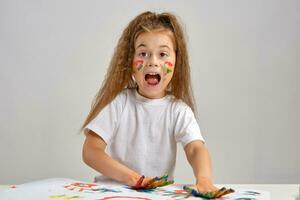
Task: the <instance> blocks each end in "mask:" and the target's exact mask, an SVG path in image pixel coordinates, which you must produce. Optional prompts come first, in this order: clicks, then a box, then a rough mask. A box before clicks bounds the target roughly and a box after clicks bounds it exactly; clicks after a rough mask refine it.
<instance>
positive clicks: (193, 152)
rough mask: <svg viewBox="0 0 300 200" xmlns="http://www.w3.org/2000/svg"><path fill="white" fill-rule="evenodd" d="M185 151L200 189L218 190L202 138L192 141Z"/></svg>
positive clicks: (201, 190)
mask: <svg viewBox="0 0 300 200" xmlns="http://www.w3.org/2000/svg"><path fill="white" fill-rule="evenodd" d="M184 151H185V154H186V157H187V160H188V161H189V163H190V165H191V166H192V168H193V171H194V175H195V178H196V187H197V189H198V191H199V192H202V193H206V192H211V191H216V190H218V188H217V187H215V186H214V185H213V182H212V169H211V160H210V156H209V153H208V150H207V148H206V146H205V145H204V143H203V142H202V141H200V140H196V141H193V142H190V143H189V144H187V145H186V146H185V147H184Z"/></svg>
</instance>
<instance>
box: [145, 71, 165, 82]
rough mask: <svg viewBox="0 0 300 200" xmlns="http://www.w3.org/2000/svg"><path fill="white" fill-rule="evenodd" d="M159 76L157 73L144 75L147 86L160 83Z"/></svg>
mask: <svg viewBox="0 0 300 200" xmlns="http://www.w3.org/2000/svg"><path fill="white" fill-rule="evenodd" d="M160 79H161V77H160V74H158V73H147V74H146V75H145V81H146V82H147V83H148V84H149V85H157V84H159V82H160Z"/></svg>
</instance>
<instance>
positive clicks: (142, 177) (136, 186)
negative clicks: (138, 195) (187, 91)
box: [133, 175, 145, 189]
mask: <svg viewBox="0 0 300 200" xmlns="http://www.w3.org/2000/svg"><path fill="white" fill-rule="evenodd" d="M144 178H145V176H144V175H143V176H141V178H140V179H139V180H138V181H137V183H136V184H135V185H134V186H133V188H136V189H138V188H141V187H142V183H143V180H144Z"/></svg>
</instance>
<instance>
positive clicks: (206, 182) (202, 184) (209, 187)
mask: <svg viewBox="0 0 300 200" xmlns="http://www.w3.org/2000/svg"><path fill="white" fill-rule="evenodd" d="M195 188H196V189H197V191H198V192H200V193H203V194H204V193H207V192H215V191H218V190H219V188H217V187H216V186H214V185H213V183H212V181H211V179H210V178H201V179H198V180H197V183H196V185H195Z"/></svg>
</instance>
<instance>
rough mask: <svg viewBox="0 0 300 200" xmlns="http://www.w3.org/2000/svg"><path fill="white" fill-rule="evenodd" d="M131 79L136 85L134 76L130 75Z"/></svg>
mask: <svg viewBox="0 0 300 200" xmlns="http://www.w3.org/2000/svg"><path fill="white" fill-rule="evenodd" d="M131 79H132V80H133V82H134V83H136V80H135V78H134V75H133V74H132V75H131Z"/></svg>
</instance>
